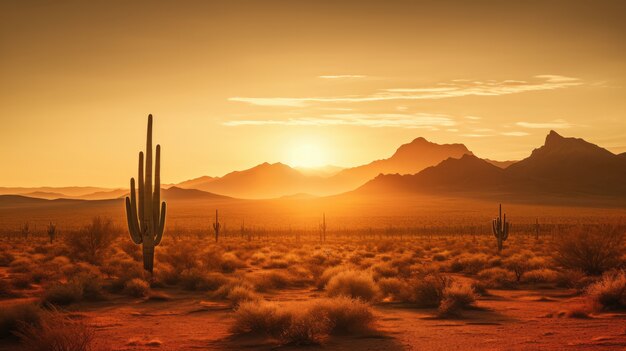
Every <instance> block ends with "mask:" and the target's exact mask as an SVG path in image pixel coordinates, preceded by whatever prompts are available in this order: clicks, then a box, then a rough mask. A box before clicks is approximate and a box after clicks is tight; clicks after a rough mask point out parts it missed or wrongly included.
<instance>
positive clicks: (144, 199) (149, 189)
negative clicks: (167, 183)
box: [126, 115, 166, 274]
mask: <svg viewBox="0 0 626 351" xmlns="http://www.w3.org/2000/svg"><path fill="white" fill-rule="evenodd" d="M145 161H146V162H145V173H144V157H143V152H139V179H138V184H139V198H137V194H135V178H131V179H130V197H126V219H127V220H128V231H129V232H130V238H131V239H132V240H133V242H134V243H135V244H137V245H142V251H143V268H144V269H145V270H146V271H148V272H150V274H152V272H153V269H154V248H155V247H156V246H158V245H159V244H160V243H161V239H162V238H163V229H165V209H166V206H165V202H162V203H161V146H160V145H157V146H156V159H155V165H154V187H153V185H152V115H148V136H147V140H146V159H145ZM144 175H145V176H144ZM159 204H160V208H159Z"/></svg>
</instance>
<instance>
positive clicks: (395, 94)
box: [228, 74, 583, 107]
mask: <svg viewBox="0 0 626 351" xmlns="http://www.w3.org/2000/svg"><path fill="white" fill-rule="evenodd" d="M322 77H343V76H322ZM533 78H534V79H533V81H532V82H527V81H519V80H510V79H508V80H503V81H495V80H488V81H484V82H483V81H473V82H472V81H464V80H455V81H452V83H445V85H446V86H445V87H419V88H390V89H380V90H378V91H376V92H374V93H372V94H368V95H346V96H335V97H333V96H330V97H324V96H322V97H239V96H237V97H231V98H229V99H228V100H230V101H237V102H244V103H248V104H252V105H258V106H286V107H302V106H307V105H310V104H315V103H361V102H376V101H391V100H398V101H402V100H405V101H409V100H428V99H446V98H455V97H464V96H501V95H510V94H519V93H524V92H530V91H546V90H555V89H563V88H568V87H573V86H578V85H582V84H583V82H582V81H581V80H580V79H578V78H573V77H565V76H558V75H547V74H544V75H539V76H535V77H533ZM332 79H335V78H332Z"/></svg>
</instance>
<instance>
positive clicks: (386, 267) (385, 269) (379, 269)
mask: <svg viewBox="0 0 626 351" xmlns="http://www.w3.org/2000/svg"><path fill="white" fill-rule="evenodd" d="M370 269H371V270H372V273H373V274H374V277H376V278H389V277H395V276H397V275H398V269H397V268H396V267H393V266H392V265H391V263H390V262H382V263H378V264H375V265H373V266H372V267H371V268H370Z"/></svg>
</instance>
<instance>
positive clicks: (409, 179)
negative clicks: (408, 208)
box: [356, 131, 626, 198]
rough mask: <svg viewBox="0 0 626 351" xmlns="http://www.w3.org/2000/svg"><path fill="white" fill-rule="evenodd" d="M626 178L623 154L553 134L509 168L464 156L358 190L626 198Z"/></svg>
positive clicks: (383, 177) (385, 177) (385, 178)
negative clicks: (527, 155)
mask: <svg viewBox="0 0 626 351" xmlns="http://www.w3.org/2000/svg"><path fill="white" fill-rule="evenodd" d="M625 180H626V159H625V158H624V157H623V156H622V155H616V154H614V153H612V152H610V151H608V150H606V149H603V148H601V147H599V146H597V145H594V144H591V143H589V142H587V141H585V140H583V139H577V138H566V137H563V136H561V135H559V134H558V133H556V132H555V131H550V134H548V136H547V137H546V140H545V143H544V145H543V146H541V147H539V148H537V149H535V150H533V152H532V153H531V155H530V156H529V157H527V158H525V159H523V160H521V161H518V162H515V163H513V164H511V165H509V166H508V167H506V168H500V167H497V166H495V165H493V164H491V163H489V162H488V161H486V160H483V159H480V158H478V157H476V156H473V155H464V156H463V157H461V158H458V159H455V158H448V159H447V160H445V161H443V162H441V163H439V164H438V165H436V166H433V167H429V168H426V169H424V170H422V171H421V172H418V173H416V174H413V175H397V174H396V175H379V176H378V177H376V178H374V179H373V180H371V181H369V182H367V183H366V184H365V185H363V186H362V187H360V188H359V189H357V190H356V192H357V193H361V194H372V193H380V192H391V193H398V192H401V193H415V192H419V193H436V194H453V193H456V194H460V193H463V194H474V195H489V194H507V195H518V196H525V197H528V196H531V197H532V196H535V197H546V196H571V197H582V196H602V197H618V198H624V197H626V182H625Z"/></svg>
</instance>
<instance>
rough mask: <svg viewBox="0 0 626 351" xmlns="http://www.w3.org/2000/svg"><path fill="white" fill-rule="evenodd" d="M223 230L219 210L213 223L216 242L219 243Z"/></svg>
mask: <svg viewBox="0 0 626 351" xmlns="http://www.w3.org/2000/svg"><path fill="white" fill-rule="evenodd" d="M221 228H222V225H221V224H220V221H219V219H218V217H217V210H215V223H213V231H215V242H218V241H219V237H220V229H221Z"/></svg>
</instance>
